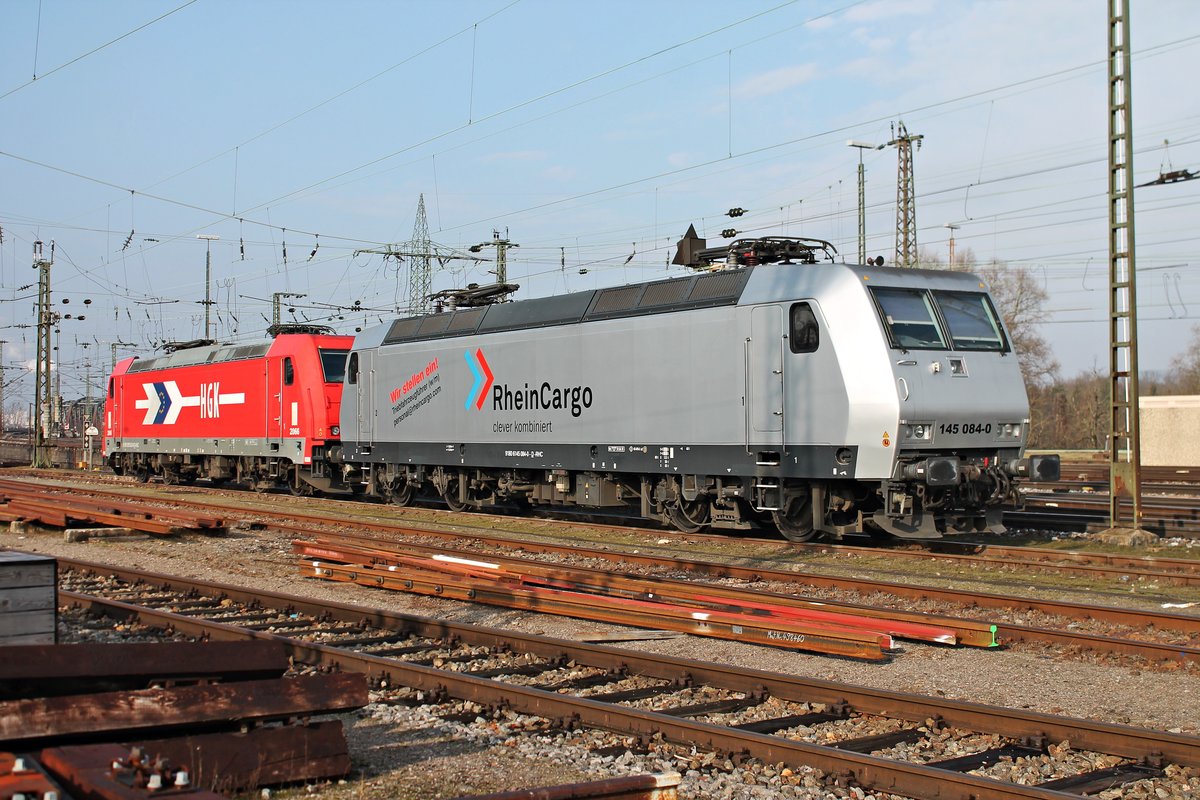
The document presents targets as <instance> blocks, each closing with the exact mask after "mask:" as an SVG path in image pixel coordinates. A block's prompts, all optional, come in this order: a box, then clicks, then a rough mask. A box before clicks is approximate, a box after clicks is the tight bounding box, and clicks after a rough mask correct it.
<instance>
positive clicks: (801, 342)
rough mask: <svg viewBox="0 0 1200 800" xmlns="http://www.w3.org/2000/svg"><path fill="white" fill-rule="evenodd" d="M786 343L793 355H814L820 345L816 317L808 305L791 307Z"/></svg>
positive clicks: (800, 304)
mask: <svg viewBox="0 0 1200 800" xmlns="http://www.w3.org/2000/svg"><path fill="white" fill-rule="evenodd" d="M788 341H789V343H790V344H791V348H792V352H793V353H814V352H816V350H817V347H818V346H819V345H820V343H821V330H820V327H819V326H818V325H817V315H816V314H814V313H813V310H812V307H811V306H810V305H809V304H808V303H796V304H795V305H794V306H792V311H791V325H790V332H789V335H788Z"/></svg>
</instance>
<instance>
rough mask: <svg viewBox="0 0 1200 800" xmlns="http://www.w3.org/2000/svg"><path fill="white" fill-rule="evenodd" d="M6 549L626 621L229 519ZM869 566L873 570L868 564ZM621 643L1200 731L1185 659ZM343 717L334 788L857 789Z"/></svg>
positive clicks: (444, 725)
mask: <svg viewBox="0 0 1200 800" xmlns="http://www.w3.org/2000/svg"><path fill="white" fill-rule="evenodd" d="M278 499H279V501H280V502H290V501H289V500H288V499H286V498H283V497H280V498H278ZM0 546H5V547H10V548H13V549H18V550H24V551H28V552H37V553H45V554H49V555H59V556H63V557H69V558H76V559H84V560H89V561H96V562H101V563H109V564H113V565H114V566H122V567H131V568H137V569H145V570H152V571H159V572H172V573H176V574H180V575H186V576H189V577H195V578H200V579H204V580H210V581H221V582H227V583H233V584H242V585H251V586H255V587H257V588H262V589H269V590H273V591H279V592H290V593H297V594H306V595H311V596H315V597H321V598H327V599H333V600H338V601H341V602H346V603H355V604H359V605H367V606H374V607H378V608H385V609H389V610H394V611H400V612H405V613H412V614H420V615H424V616H431V617H439V618H445V619H453V620H456V621H459V622H470V623H476V624H481V625H489V626H495V627H510V628H516V629H519V630H523V631H526V632H531V633H543V634H546V635H550V636H557V637H562V638H578V637H580V636H582V635H585V634H594V633H598V632H608V631H618V630H622V629H620V628H619V627H617V626H612V625H605V624H603V623H595V622H585V621H577V620H571V619H567V618H562V617H552V616H544V615H536V614H528V613H522V612H512V611H506V610H503V609H493V608H487V607H476V606H470V605H467V604H463V603H457V602H454V601H446V600H438V599H433V598H425V597H417V596H409V595H404V594H400V593H394V592H385V591H381V590H372V589H366V588H363V587H357V586H352V585H345V584H335V583H326V582H317V581H313V580H306V579H302V578H300V577H299V576H298V570H297V567H296V561H295V559H294V557H293V556H292V554H291V547H290V537H287V536H283V535H275V534H270V533H263V532H252V533H249V532H236V531H235V532H231V534H230V535H229V536H227V537H223V538H209V537H204V536H194V535H188V536H185V537H182V538H179V539H158V538H148V537H133V538H129V539H126V540H121V541H117V540H101V539H97V540H92V541H88V542H82V543H70V542H66V541H64V540H63V535H62V533H61V532H53V531H46V532H38V531H27V532H25V533H14V532H10V531H8V530H3V531H0ZM863 577H874V576H871V575H869V574H867V573H864V574H863ZM619 646H625V647H630V648H636V649H638V650H643V651H651V652H660V653H667V654H671V655H680V656H686V657H689V658H695V659H701V660H707V661H714V662H721V663H726V664H733V665H740V666H745V667H748V668H754V669H766V670H774V671H779V672H785V673H790V674H796V675H801V676H805V677H813V678H823V679H828V680H835V681H845V682H848V683H854V684H862V685H866V686H872V687H877V688H882V689H890V690H895V691H904V692H914V693H919V694H927V695H935V696H940V697H947V698H953V699H959V700H969V701H975V702H982V703H988V704H995V705H1003V706H1010V707H1015V708H1027V709H1032V710H1036V711H1044V712H1048V713H1056V714H1066V715H1070V716H1077V717H1087V718H1093V719H1100V720H1105V721H1110V722H1119V723H1126V724H1132V725H1137V726H1143V727H1149V728H1157V729H1163V730H1169V731H1174V732H1184V733H1191V734H1200V722H1198V721H1197V715H1196V714H1195V708H1196V705H1197V700H1198V699H1200V675H1197V674H1196V672H1195V671H1187V672H1184V671H1180V672H1167V671H1161V670H1155V671H1148V670H1141V669H1139V668H1137V667H1135V666H1131V665H1130V664H1128V663H1112V662H1111V660H1102V659H1095V658H1091V657H1089V656H1086V655H1082V656H1081V655H1072V654H1066V653H1062V652H1059V651H1055V650H1052V649H1044V650H1043V649H1038V648H1027V647H1023V648H1021V649H1015V650H979V649H971V648H943V647H935V646H927V645H922V644H914V643H904V644H903V649H902V650H901V651H900V652H898V653H897V655H896V657H895V658H893V659H892V660H891V661H890V662H887V663H881V664H876V663H859V662H853V661H849V660H845V659H837V658H831V657H827V656H817V655H807V654H803V653H798V652H794V651H788V650H783V649H776V648H767V647H759V646H754V645H745V644H739V643H736V642H727V641H721V640H710V639H702V638H698V637H691V636H680V637H678V638H674V639H663V640H650V641H641V642H630V643H626V644H623V645H619ZM443 710H444V709H443ZM345 720H346V723H347V729H348V730H347V734H348V738H349V740H350V742H351V747H352V752H353V753H354V755H355V759H356V768H357V770H358V771H357V772H356V775H355V777H354V778H352V779H351V780H349V781H346V782H343V783H342V784H340V785H336V786H329V787H322V788H321V789H320V791H321V793H322V794H328V795H330V796H332V797H340V796H342V795H346V796H354V797H364V798H370V799H371V800H375V798H418V797H420V798H445V797H455V796H458V795H462V794H472V793H478V792H485V791H500V790H507V789H517V788H528V787H531V786H537V785H547V784H553V783H560V782H569V781H578V780H586V779H598V778H602V777H612V776H614V775H621V774H637V773H641V772H650V771H669V770H674V771H679V772H681V773H682V774H683V775H684V778H685V783H684V792H683V795H684V796H685V797H729V798H735V797H736V798H742V797H746V798H757V797H764V798H765V797H814V798H815V797H863V796H864V795H863V793H862V792H861V790H857V789H850V790H845V789H842V788H840V787H836V786H833V785H827V784H826V783H825V781H824V779H823V778H822V777H821V776H819V775H817V774H815V773H812V772H810V771H808V770H805V769H803V768H799V769H796V770H795V771H794V772H793V771H790V770H785V769H784V768H783V767H782V765H774V766H772V765H752V767H751V768H750V769H749V770H742V769H733V770H725V769H723V768H722V767H723V765H721V764H713V763H705V762H704V758H705V756H704V755H703V754H690V753H687V752H686V751H684V752H679V751H677V750H676V749H673V748H666V747H664V748H663V750H662V752H657V753H651V754H650V755H648V756H644V757H635V756H633V755H626V756H613V757H601V756H597V755H595V754H592V753H590V752H589V751H588V750H587V749H586V747H584V745H585V744H586V743H587V741H588V740H589V737H597V736H599V737H607V739H611V734H597V733H589V732H566V733H563V732H556V733H555V732H551V733H547V734H543V735H542V736H539V737H531V736H529V735H528V730H527V728H528V727H530V726H533V727H536V726H537V725H538V724H540V723H539V722H538V721H537V720H531V719H530V718H521V717H511V718H504V719H499V720H479V721H477V722H475V723H461V724H460V723H450V722H446V721H443V720H440V719H436V718H435V717H434V716H433V715H432V712H431V711H430V710H429V709H428V708H425V709H408V708H404V707H400V706H392V705H386V704H382V703H374V704H372V705H371V706H369V707H367V708H366V709H364V710H363V711H361V712H359V713H357V714H354V715H348V716H346V717H345ZM607 739H606V741H607ZM610 743H611V742H610ZM709 758H711V756H710V757H709ZM730 766H731V767H732V765H730ZM756 770H757V771H756ZM785 772H786V773H787V774H784V773H785ZM997 774H998V773H997ZM1184 785H1187V784H1184ZM1191 785H1192V786H1194V787H1196V791H1197V792H1200V779H1196V780H1192V784H1191ZM1147 791H1148V792H1149V793H1148V794H1146V795H1145V796H1147V797H1155V796H1156V794H1155V789H1154V787H1149V788H1148V789H1147ZM1172 791H1176V789H1173V790H1172ZM1189 791H1190V790H1189ZM1139 794H1140V793H1139ZM1113 796H1114V797H1115V796H1116V795H1113ZM1128 796H1133V795H1128ZM1157 796H1162V795H1157ZM1167 796H1170V795H1167ZM1177 796H1180V797H1191V796H1196V795H1193V794H1180V795H1177Z"/></svg>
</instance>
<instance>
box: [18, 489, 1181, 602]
mask: <svg viewBox="0 0 1200 800" xmlns="http://www.w3.org/2000/svg"><path fill="white" fill-rule="evenodd" d="M6 487H7V488H10V489H13V490H19V491H21V492H26V491H29V490H36V491H46V490H47V489H46V487H45V486H44V485H40V484H39V485H36V486H35V485H33V484H31V483H30V482H28V481H22V480H11V479H3V478H0V497H2V496H3V492H4V490H5V488H6ZM87 491H88V492H89V493H90V494H91V495H94V496H98V497H106V498H109V499H110V501H111V502H113V503H119V504H120V508H122V509H123V510H124V513H125V514H126V515H128V516H142V515H149V514H159V515H161V514H163V513H171V512H169V511H167V510H165V509H163V503H162V502H159V501H150V500H147V499H146V498H144V497H141V496H139V495H131V494H129V493H127V492H123V491H121V490H113V489H104V488H99V487H91V486H89V487H88V489H87ZM1093 499H1094V498H1093ZM165 502H168V503H170V504H171V505H173V506H177V507H180V508H185V509H188V510H189V511H190V513H192V514H193V515H211V514H212V512H213V511H221V512H233V513H242V514H246V513H255V514H270V515H272V516H274V517H275V519H273V520H271V524H272V526H273V527H276V528H278V529H280V530H286V531H292V532H296V533H298V534H303V532H304V530H303V528H302V527H300V526H296V525H290V526H289V525H288V524H287V523H286V521H285V520H286V519H288V518H290V519H295V520H300V521H301V522H302V523H304V522H313V523H315V524H329V525H336V524H342V523H344V522H346V521H347V520H348V518H347V517H345V516H337V515H333V514H317V513H301V512H291V511H289V512H287V513H286V514H280V513H279V512H276V511H274V510H265V509H254V510H253V511H249V510H248V509H246V508H245V507H244V506H240V505H238V504H234V503H225V502H222V501H220V500H214V499H211V498H210V499H205V500H188V499H184V498H180V497H177V496H172V497H170V498H169V499H168V500H166V501H165ZM1084 505H1086V506H1088V507H1095V506H1096V503H1095V502H1092V503H1085V504H1084ZM357 507H359V508H366V509H370V512H371V513H370V514H369V515H368V517H367V518H366V519H363V518H358V517H356V518H354V519H353V522H354V524H355V525H358V526H360V527H365V528H367V529H369V530H373V531H377V532H388V531H394V532H396V533H403V534H419V535H446V533H447V532H446V531H442V532H440V533H439V532H437V531H435V530H434V529H433V528H432V527H429V528H417V527H411V526H406V525H404V524H402V523H397V522H391V521H387V520H383V519H381V515H379V514H378V513H377V511H378V509H379V508H380V507H379V506H378V505H374V504H365V503H364V504H359V505H358V506H357ZM1105 508H1107V505H1105ZM1198 514H1200V508H1198ZM202 518H203V517H202ZM489 518H490V517H489V516H488V515H476V514H466V515H464V514H462V513H455V514H454V515H453V522H452V523H451V524H450V527H451V528H452V529H454V530H465V531H468V532H470V533H471V535H473V536H476V537H477V538H479V539H481V540H484V541H488V540H495V541H496V543H497V544H499V545H501V546H511V545H512V544H513V540H504V539H497V538H496V537H492V536H491V535H490V531H491V527H490V526H486V525H481V524H476V522H475V521H476V520H480V519H484V520H486V519H489ZM539 521H540V522H547V520H544V519H543V520H539ZM551 522H553V521H551ZM569 524H571V525H575V526H578V525H580V524H581V523H578V522H571V523H569ZM583 524H586V525H589V526H593V527H597V528H599V529H607V530H624V528H622V527H621V526H608V525H595V524H594V523H583ZM450 535H452V536H455V537H457V536H460V535H461V534H459V533H453V532H451V533H450ZM687 538H688V539H689V540H706V541H712V542H719V543H725V542H729V541H730V537H729V536H728V535H723V534H687ZM739 541H743V542H745V541H763V542H767V543H772V544H778V543H779V540H777V539H775V538H769V539H761V540H755V539H751V538H749V537H739ZM788 547H789V548H790V549H791V550H793V551H795V552H800V553H804V552H828V553H844V554H853V553H859V554H863V555H870V554H878V553H879V552H880V551H881V550H886V552H887V554H888V557H889V558H893V557H894V558H902V559H913V560H915V559H928V558H936V559H942V560H947V561H955V562H956V563H959V564H964V565H974V566H980V567H986V566H1003V567H1006V568H1018V567H1028V568H1038V569H1052V570H1054V571H1058V572H1068V573H1074V574H1080V575H1087V576H1090V577H1099V578H1108V579H1113V580H1121V581H1127V580H1130V579H1136V580H1143V581H1157V582H1160V583H1162V584H1165V585H1178V586H1194V585H1200V559H1186V558H1170V557H1162V556H1119V555H1113V554H1108V553H1092V552H1084V551H1072V550H1058V549H1052V548H1044V547H1013V546H1005V545H995V544H988V543H979V542H976V541H971V540H969V539H968V540H965V541H964V540H960V539H946V540H940V541H934V542H929V543H924V544H923V545H922V547H923V549H912V547H913V545H912V543H910V542H894V543H887V542H884V543H880V542H874V541H873V542H872V543H871V544H870V545H855V544H825V543H819V542H818V543H804V544H800V543H788ZM906 548H907V549H906Z"/></svg>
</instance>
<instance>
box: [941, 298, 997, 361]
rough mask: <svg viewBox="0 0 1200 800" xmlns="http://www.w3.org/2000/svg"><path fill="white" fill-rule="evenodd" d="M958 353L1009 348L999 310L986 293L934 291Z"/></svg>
mask: <svg viewBox="0 0 1200 800" xmlns="http://www.w3.org/2000/svg"><path fill="white" fill-rule="evenodd" d="M933 296H934V297H936V298H937V303H938V306H939V307H940V308H941V309H942V317H943V318H944V319H945V320H946V325H947V327H949V328H950V338H951V339H952V340H953V341H954V349H955V350H999V351H1004V350H1006V349H1007V347H1006V346H1005V342H1004V333H1003V329H1002V328H1001V327H1000V323H999V322H998V321H997V319H996V309H994V308H992V302H991V301H990V300H988V296H987V295H986V294H984V293H983V292H934V293H933Z"/></svg>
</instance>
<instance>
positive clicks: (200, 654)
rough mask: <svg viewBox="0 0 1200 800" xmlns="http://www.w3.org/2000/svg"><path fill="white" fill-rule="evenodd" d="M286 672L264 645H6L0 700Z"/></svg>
mask: <svg viewBox="0 0 1200 800" xmlns="http://www.w3.org/2000/svg"><path fill="white" fill-rule="evenodd" d="M287 669H288V656H287V653H285V652H284V651H283V650H282V649H281V648H280V647H279V646H278V645H274V644H271V643H268V642H170V643H157V642H153V643H146V642H138V643H129V644H58V645H12V646H9V647H0V699H4V700H12V699H16V698H21V697H51V696H58V695H66V694H84V693H93V692H112V691H117V690H121V689H145V688H147V687H148V686H149V685H150V684H151V683H166V682H170V683H189V682H191V683H194V682H197V681H200V680H204V681H210V680H214V679H219V680H223V681H239V680H243V681H244V680H266V679H269V678H278V677H280V676H282V675H283V674H284V673H285V672H287Z"/></svg>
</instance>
